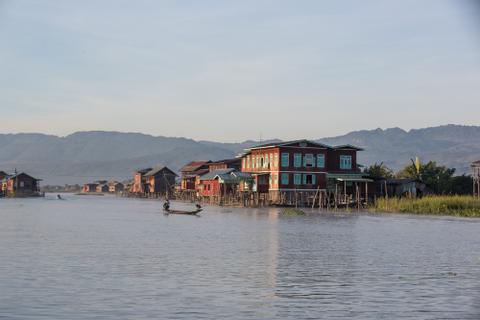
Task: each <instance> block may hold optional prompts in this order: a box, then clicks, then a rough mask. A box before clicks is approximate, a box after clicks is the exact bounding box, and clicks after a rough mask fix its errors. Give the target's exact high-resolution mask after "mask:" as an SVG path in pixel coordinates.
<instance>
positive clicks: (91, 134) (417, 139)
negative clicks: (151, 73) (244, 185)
mask: <svg viewBox="0 0 480 320" xmlns="http://www.w3.org/2000/svg"><path fill="white" fill-rule="evenodd" d="M311 140H314V141H318V142H321V143H325V144H328V145H340V144H353V145H356V146H359V147H362V148H364V149H365V151H362V152H360V153H359V160H358V161H359V163H361V164H363V165H370V164H373V163H375V162H383V163H384V164H386V165H387V166H388V167H390V168H392V169H393V170H395V171H396V170H399V169H400V168H402V167H404V166H405V165H407V164H409V163H410V159H411V158H413V157H415V156H418V157H420V159H421V160H422V161H429V160H434V161H437V163H439V164H441V165H445V166H448V167H453V168H456V169H457V173H458V174H462V173H468V172H469V170H470V167H469V166H470V163H471V162H473V161H475V160H479V159H480V126H461V125H445V126H438V127H431V128H423V129H412V130H409V131H405V130H403V129H400V128H390V129H375V130H362V131H354V132H350V133H347V134H345V135H342V136H337V137H329V138H319V139H311ZM270 141H272V142H274V141H280V140H277V139H276V140H270ZM265 142H267V143H268V142H269V141H262V143H265ZM258 143H259V142H258V141H252V140H248V141H244V142H240V143H221V142H213V141H195V140H192V139H187V138H177V137H163V136H157V137H155V136H151V135H146V134H141V133H122V132H105V131H88V132H77V133H74V134H71V135H68V136H66V137H58V136H53V135H45V134H33V133H20V134H0V170H3V171H7V172H12V171H14V170H15V169H17V170H18V171H25V172H28V173H30V174H32V175H33V176H35V177H38V178H41V179H43V185H46V184H67V183H69V184H72V183H84V182H87V181H92V180H98V179H115V180H126V179H129V178H131V177H132V171H133V170H135V169H139V168H143V167H150V166H155V165H158V164H163V165H166V166H168V167H170V168H171V169H173V170H176V171H178V170H179V169H180V168H181V167H182V166H183V165H184V164H185V163H187V162H189V161H191V160H194V159H210V160H219V159H224V158H231V157H234V156H236V155H238V154H239V153H240V152H242V151H243V150H244V149H245V148H248V147H251V146H253V145H255V144H258Z"/></svg>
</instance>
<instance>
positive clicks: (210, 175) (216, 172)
mask: <svg viewBox="0 0 480 320" xmlns="http://www.w3.org/2000/svg"><path fill="white" fill-rule="evenodd" d="M233 171H235V169H234V168H229V169H219V170H213V171H210V172H209V173H206V174H204V175H203V176H201V177H200V180H213V179H215V177H216V176H217V175H222V174H230V172H233Z"/></svg>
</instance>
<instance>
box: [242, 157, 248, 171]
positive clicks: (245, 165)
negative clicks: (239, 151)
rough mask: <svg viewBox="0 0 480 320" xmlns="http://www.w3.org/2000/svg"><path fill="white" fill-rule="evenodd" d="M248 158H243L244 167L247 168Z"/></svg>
mask: <svg viewBox="0 0 480 320" xmlns="http://www.w3.org/2000/svg"><path fill="white" fill-rule="evenodd" d="M245 159H246V158H243V159H242V168H243V169H245V168H246V167H247V164H246V163H247V161H246V160H245Z"/></svg>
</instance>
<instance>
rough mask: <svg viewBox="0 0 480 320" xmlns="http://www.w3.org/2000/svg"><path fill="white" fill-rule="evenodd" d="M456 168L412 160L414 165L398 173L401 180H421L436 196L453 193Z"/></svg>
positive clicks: (432, 162) (433, 162)
mask: <svg viewBox="0 0 480 320" xmlns="http://www.w3.org/2000/svg"><path fill="white" fill-rule="evenodd" d="M454 173H455V168H447V167H445V166H439V165H437V163H436V162H435V161H429V162H427V163H425V164H422V163H420V162H419V161H418V160H417V161H416V162H415V161H413V160H412V164H410V165H408V166H406V167H405V168H403V169H402V170H400V171H399V172H398V173H397V176H398V177H399V178H408V179H415V180H420V181H422V182H423V183H425V184H426V186H427V187H429V188H430V189H431V190H432V191H433V192H434V193H436V194H448V193H452V179H453V175H454Z"/></svg>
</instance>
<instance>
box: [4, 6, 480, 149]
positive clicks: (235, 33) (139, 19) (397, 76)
mask: <svg viewBox="0 0 480 320" xmlns="http://www.w3.org/2000/svg"><path fill="white" fill-rule="evenodd" d="M472 3H473V2H471V1H466V0H465V1H464V0H451V1H447V0H422V1H418V0H398V1H387V0H379V1H365V0H364V1H357V0H355V1H354V0H352V1H338V0H335V1H333V0H332V1H321V0H312V1H303V0H291V1H281V0H271V1H261V0H254V1H245V0H241V1H239V0H235V1H226V0H218V1H208V0H202V1H199V0H191V1H186V0H182V1H178V0H172V1H154V0H152V1H138V0H135V1H134V0H130V1H118V0H115V1H113V0H112V1H107V0H103V1H101V0H94V1H93V0H92V1H85V0H82V1H73V0H72V1H62V0H56V1H47V0H43V1H40V0H38V1H34V0H31V1H26V0H12V1H5V0H0V118H1V120H2V121H1V125H0V132H3V133H10V132H43V133H52V134H58V135H66V134H69V133H72V132H74V131H81V130H116V131H135V132H144V133H150V134H153V135H166V136H186V137H192V138H195V139H210V140H217V141H240V140H245V139H258V138H259V137H260V135H262V137H263V138H264V139H266V138H273V137H278V138H283V139H291V138H300V137H306V138H319V137H324V136H333V135H338V134H343V133H346V132H348V131H352V130H357V129H372V128H377V127H382V128H386V127H395V126H399V127H402V128H405V129H409V128H416V127H425V126H433V125H439V124H447V123H457V124H471V125H479V124H480V21H479V19H480V11H475V10H476V9H478V8H475V7H474V6H473V5H472Z"/></svg>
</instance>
